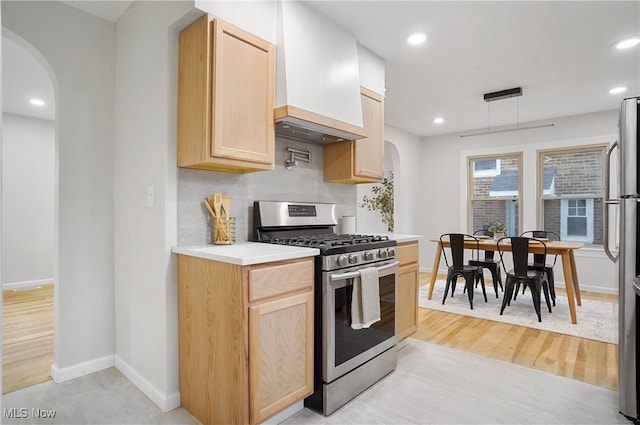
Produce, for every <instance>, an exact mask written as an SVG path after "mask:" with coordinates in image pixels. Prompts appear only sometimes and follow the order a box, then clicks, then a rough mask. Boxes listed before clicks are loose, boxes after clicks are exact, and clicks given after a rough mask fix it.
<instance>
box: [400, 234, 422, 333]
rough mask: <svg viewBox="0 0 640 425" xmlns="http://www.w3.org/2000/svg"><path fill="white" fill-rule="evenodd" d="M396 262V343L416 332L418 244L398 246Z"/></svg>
mask: <svg viewBox="0 0 640 425" xmlns="http://www.w3.org/2000/svg"><path fill="white" fill-rule="evenodd" d="M398 261H400V268H399V270H398V284H397V286H396V298H397V301H396V304H397V308H396V335H397V337H398V341H402V340H403V339H405V338H407V337H409V336H411V335H413V334H414V333H416V332H417V331H418V289H419V269H420V267H419V246H418V243H417V242H406V243H401V244H398Z"/></svg>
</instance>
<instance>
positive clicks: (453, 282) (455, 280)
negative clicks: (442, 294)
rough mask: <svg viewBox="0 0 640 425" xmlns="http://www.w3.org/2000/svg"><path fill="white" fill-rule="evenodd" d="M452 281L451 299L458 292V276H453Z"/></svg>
mask: <svg viewBox="0 0 640 425" xmlns="http://www.w3.org/2000/svg"><path fill="white" fill-rule="evenodd" d="M451 281H452V282H451V298H453V293H454V292H455V291H456V283H458V275H453V276H452V278H451Z"/></svg>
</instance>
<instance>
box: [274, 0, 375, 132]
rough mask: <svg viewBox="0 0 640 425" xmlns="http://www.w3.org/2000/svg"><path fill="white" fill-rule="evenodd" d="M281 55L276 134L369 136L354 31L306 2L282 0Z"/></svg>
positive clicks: (278, 64)
mask: <svg viewBox="0 0 640 425" xmlns="http://www.w3.org/2000/svg"><path fill="white" fill-rule="evenodd" d="M277 59H278V60H277V85H276V108H275V111H274V119H275V124H276V134H277V135H278V136H280V137H285V138H289V139H296V140H302V141H306V142H315V143H332V142H338V141H341V140H355V139H361V138H363V137H366V136H367V131H366V130H365V129H364V128H363V127H362V104H361V100H360V77H359V72H358V50H357V44H356V39H355V37H354V36H353V35H352V34H350V33H349V32H348V31H346V30H345V29H343V28H342V27H340V26H338V25H337V24H335V23H333V22H332V21H331V20H329V19H328V18H326V17H324V16H323V15H321V14H320V13H319V12H317V11H315V10H313V9H312V8H311V7H309V6H308V5H306V4H304V3H303V2H300V1H286V0H285V1H281V2H279V4H278V32H277Z"/></svg>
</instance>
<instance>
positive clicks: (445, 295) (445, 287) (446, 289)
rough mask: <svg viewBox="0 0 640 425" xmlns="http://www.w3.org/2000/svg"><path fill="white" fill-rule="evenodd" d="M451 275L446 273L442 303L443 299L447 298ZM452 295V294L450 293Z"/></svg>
mask: <svg viewBox="0 0 640 425" xmlns="http://www.w3.org/2000/svg"><path fill="white" fill-rule="evenodd" d="M451 278H452V277H451V276H448V275H447V283H446V284H445V286H444V297H442V305H444V301H445V300H446V299H447V294H448V293H449V285H450V284H451ZM451 296H453V294H451Z"/></svg>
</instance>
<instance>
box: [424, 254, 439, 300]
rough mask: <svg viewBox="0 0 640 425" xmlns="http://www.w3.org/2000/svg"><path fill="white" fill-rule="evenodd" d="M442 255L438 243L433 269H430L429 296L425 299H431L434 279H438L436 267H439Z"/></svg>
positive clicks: (434, 283)
mask: <svg viewBox="0 0 640 425" xmlns="http://www.w3.org/2000/svg"><path fill="white" fill-rule="evenodd" d="M441 255H442V244H441V243H440V242H438V245H437V246H436V255H435V257H433V268H432V269H431V281H430V282H429V295H428V296H427V299H428V300H430V299H431V295H433V288H435V286H436V278H437V277H438V267H440V256H441Z"/></svg>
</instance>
